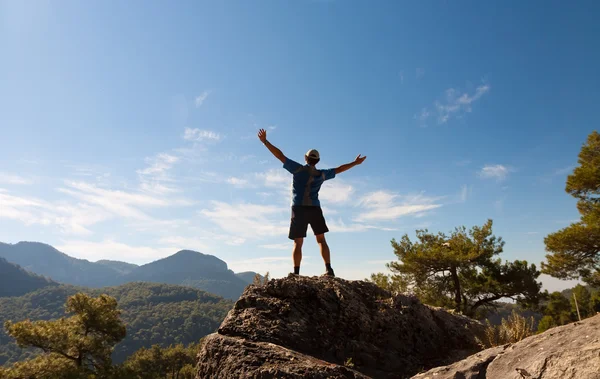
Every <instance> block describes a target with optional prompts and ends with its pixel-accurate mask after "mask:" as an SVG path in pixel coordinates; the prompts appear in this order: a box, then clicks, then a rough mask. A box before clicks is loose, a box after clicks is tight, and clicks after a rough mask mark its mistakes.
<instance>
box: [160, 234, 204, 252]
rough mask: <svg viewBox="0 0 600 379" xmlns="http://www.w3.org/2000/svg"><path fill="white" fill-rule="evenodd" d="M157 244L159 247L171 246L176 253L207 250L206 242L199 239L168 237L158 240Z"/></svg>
mask: <svg viewBox="0 0 600 379" xmlns="http://www.w3.org/2000/svg"><path fill="white" fill-rule="evenodd" d="M158 242H159V243H160V244H161V245H167V246H172V247H174V248H175V249H176V250H177V251H179V250H194V251H202V250H206V249H208V244H207V240H206V239H199V238H187V237H182V236H168V237H162V238H160V239H159V241H158ZM174 252H175V251H174Z"/></svg>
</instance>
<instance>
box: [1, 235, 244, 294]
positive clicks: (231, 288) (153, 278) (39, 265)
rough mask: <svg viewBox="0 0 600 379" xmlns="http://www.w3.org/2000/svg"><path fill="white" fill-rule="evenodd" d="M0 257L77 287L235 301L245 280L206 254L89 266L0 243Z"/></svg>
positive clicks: (40, 246)
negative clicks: (137, 286)
mask: <svg viewBox="0 0 600 379" xmlns="http://www.w3.org/2000/svg"><path fill="white" fill-rule="evenodd" d="M0 257H3V258H5V259H6V260H7V261H9V262H11V263H15V264H18V265H20V266H22V267H23V268H24V269H26V270H28V271H31V272H33V273H36V274H38V275H43V276H46V277H48V278H51V279H52V280H54V281H56V282H59V283H64V284H72V285H77V286H85V287H94V288H98V287H106V286H117V285H121V284H124V283H129V282H155V283H167V284H175V285H185V286H190V287H194V288H198V289H201V290H204V291H207V292H210V293H213V294H216V295H219V296H223V297H225V298H228V299H233V300H237V298H238V297H239V296H240V295H241V294H242V292H243V290H244V288H245V287H246V285H248V284H249V283H250V282H248V281H247V280H246V278H247V277H248V276H252V277H254V275H255V273H248V272H246V273H243V275H242V277H238V276H236V274H235V273H234V272H233V271H232V270H230V269H228V267H227V263H225V262H224V261H222V260H221V259H219V258H217V257H215V256H213V255H208V254H202V253H199V252H196V251H192V250H181V251H179V252H177V253H175V254H174V255H171V256H169V257H166V258H163V259H159V260H157V261H154V262H151V263H148V264H145V265H142V266H137V265H134V264H131V263H126V262H120V261H110V260H101V261H98V262H90V261H88V260H85V259H77V258H73V257H70V256H68V255H66V254H64V253H62V252H60V251H58V250H57V249H55V248H54V247H52V246H50V245H47V244H44V243H40V242H18V243H16V244H6V243H0Z"/></svg>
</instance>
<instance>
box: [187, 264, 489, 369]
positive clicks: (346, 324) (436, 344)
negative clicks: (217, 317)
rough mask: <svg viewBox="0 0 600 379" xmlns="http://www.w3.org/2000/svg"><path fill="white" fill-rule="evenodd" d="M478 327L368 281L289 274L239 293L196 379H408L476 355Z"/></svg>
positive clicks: (207, 349) (210, 340)
mask: <svg viewBox="0 0 600 379" xmlns="http://www.w3.org/2000/svg"><path fill="white" fill-rule="evenodd" d="M481 329H482V326H481V324H479V323H477V322H475V321H473V320H471V319H469V318H466V317H463V316H459V315H453V314H450V313H448V312H446V311H444V310H442V309H437V308H432V307H428V306H425V305H422V304H421V303H419V301H418V300H417V299H416V298H413V297H410V296H406V295H394V294H391V293H390V292H388V291H385V290H382V289H380V288H379V287H377V286H376V285H374V284H372V283H369V282H365V281H347V280H344V279H339V278H329V277H302V276H294V275H290V276H288V277H287V278H284V279H276V280H271V281H270V282H269V283H268V284H267V285H265V286H253V285H251V286H248V287H247V288H246V290H245V291H244V293H243V294H242V296H241V297H240V299H239V300H238V301H237V303H236V304H235V306H234V308H233V309H232V310H231V311H230V312H229V314H228V316H227V317H226V318H225V320H224V321H223V323H222V324H221V327H220V328H219V330H218V332H217V333H215V334H212V335H210V336H209V337H207V338H206V340H205V343H204V344H203V347H202V349H201V352H200V354H199V358H198V366H197V370H198V374H197V378H202V379H204V378H366V377H373V378H408V377H410V376H411V375H414V374H416V373H418V372H420V371H422V370H424V369H429V368H431V367H436V366H440V365H445V364H449V363H451V362H455V361H457V360H460V359H462V358H464V357H467V356H468V355H470V354H472V353H474V352H476V351H478V350H479V349H478V346H477V344H476V342H475V338H474V336H475V334H476V333H479V332H480V331H481Z"/></svg>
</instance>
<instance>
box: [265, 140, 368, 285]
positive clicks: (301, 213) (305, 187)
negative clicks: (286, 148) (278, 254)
mask: <svg viewBox="0 0 600 379" xmlns="http://www.w3.org/2000/svg"><path fill="white" fill-rule="evenodd" d="M258 138H259V139H260V141H261V142H262V143H263V144H264V145H265V146H266V147H267V149H269V151H270V152H271V153H272V154H273V155H274V156H275V158H277V159H279V160H280V161H281V163H283V168H285V169H286V170H288V171H289V173H290V174H292V175H293V176H294V178H293V182H292V220H291V222H290V233H289V235H288V238H289V239H291V240H293V241H294V253H293V260H294V274H296V275H299V274H300V261H302V244H303V243H304V238H305V237H306V230H307V229H308V225H309V224H310V227H311V228H312V230H313V232H314V233H315V236H316V238H317V243H318V244H319V247H320V248H321V256H322V257H323V260H324V261H325V269H326V272H325V275H329V276H335V274H334V272H333V269H332V268H331V259H330V254H329V246H328V245H327V241H325V233H327V232H328V231H329V229H328V228H327V224H326V223H325V218H324V217H323V211H322V210H321V203H320V202H319V190H320V189H321V185H322V184H323V182H324V181H326V180H329V179H333V178H335V176H336V175H337V174H340V173H342V172H344V171H347V170H349V169H351V168H352V167H354V166H356V165H359V164H361V163H363V162H364V160H365V159H366V158H367V157H361V156H360V154H359V155H358V156H357V157H356V159H355V160H354V162H351V163H347V164H344V165H341V166H340V167H338V168H332V169H327V170H318V169H317V167H316V165H317V163H319V160H320V156H319V152H318V151H317V150H314V149H312V150H309V151H308V152H307V153H306V155H305V156H304V160H305V161H306V165H304V166H303V165H301V164H300V163H298V162H294V161H293V160H291V159H289V158H287V157H286V156H285V155H283V153H282V152H281V150H279V149H278V148H276V147H275V146H273V145H272V144H271V143H270V142H269V141H267V132H266V130H264V129H260V130H259V131H258Z"/></svg>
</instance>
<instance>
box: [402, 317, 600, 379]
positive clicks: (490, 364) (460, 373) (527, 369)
mask: <svg viewBox="0 0 600 379" xmlns="http://www.w3.org/2000/svg"><path fill="white" fill-rule="evenodd" d="M413 378H414V379H456V378H464V379H476V378H477V379H498V378H502V379H599V378H600V315H597V316H595V317H591V318H588V319H586V320H583V321H582V322H576V323H572V324H569V325H564V326H560V327H557V328H553V329H550V330H547V331H546V332H544V333H542V334H538V335H535V336H532V337H529V338H526V339H524V340H523V341H520V342H518V343H515V344H513V345H507V346H502V347H496V348H491V349H487V350H484V351H482V352H479V353H478V354H475V355H472V356H470V357H468V358H467V359H464V360H462V361H460V362H457V363H454V364H452V365H450V366H446V367H438V368H435V369H433V370H430V371H428V372H426V373H423V374H420V375H416V376H414V377H413Z"/></svg>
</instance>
